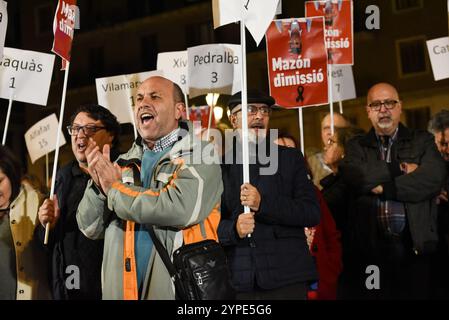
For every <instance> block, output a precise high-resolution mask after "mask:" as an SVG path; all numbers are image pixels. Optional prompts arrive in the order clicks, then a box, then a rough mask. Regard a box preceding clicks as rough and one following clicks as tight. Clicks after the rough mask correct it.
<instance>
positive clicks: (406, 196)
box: [394, 133, 447, 203]
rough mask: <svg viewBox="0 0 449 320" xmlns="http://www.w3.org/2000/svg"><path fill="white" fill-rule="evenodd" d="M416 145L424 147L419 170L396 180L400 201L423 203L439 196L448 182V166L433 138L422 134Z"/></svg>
mask: <svg viewBox="0 0 449 320" xmlns="http://www.w3.org/2000/svg"><path fill="white" fill-rule="evenodd" d="M416 143H417V144H418V145H421V146H423V153H422V155H421V156H420V159H419V163H417V165H418V168H417V169H416V170H415V171H413V172H412V173H409V174H405V175H402V176H399V177H396V178H395V179H394V184H395V188H396V194H397V199H394V200H398V201H403V202H412V203H413V202H421V201H425V200H429V199H432V198H433V197H435V196H436V195H438V194H439V193H440V191H441V188H442V187H443V184H444V182H445V180H446V175H447V172H446V164H445V162H444V160H443V158H442V157H441V155H440V154H439V152H438V149H437V147H436V145H435V142H434V139H433V136H432V135H431V134H428V133H422V134H421V135H420V136H419V137H417V138H416Z"/></svg>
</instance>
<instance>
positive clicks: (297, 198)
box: [256, 149, 320, 227]
mask: <svg viewBox="0 0 449 320" xmlns="http://www.w3.org/2000/svg"><path fill="white" fill-rule="evenodd" d="M280 156H282V155H280ZM285 156H287V157H288V159H282V160H281V161H279V166H282V165H284V163H285V165H286V166H287V167H288V171H289V172H288V174H291V175H292V177H293V178H292V181H293V185H292V186H290V187H291V188H292V193H291V194H283V193H276V194H261V203H260V207H259V211H258V212H257V213H256V219H257V220H260V221H263V222H265V223H268V224H276V225H284V226H290V227H313V226H316V225H317V224H318V223H319V222H320V207H319V204H318V200H317V197H316V194H315V190H314V186H313V184H312V182H311V181H310V180H309V178H308V176H307V170H306V166H305V162H304V158H303V156H302V154H301V153H300V152H299V151H298V152H293V149H291V151H290V152H286V153H285ZM278 170H284V169H283V168H278Z"/></svg>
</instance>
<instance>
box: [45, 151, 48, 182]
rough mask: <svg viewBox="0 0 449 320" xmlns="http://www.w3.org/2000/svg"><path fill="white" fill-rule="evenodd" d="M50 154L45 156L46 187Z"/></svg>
mask: <svg viewBox="0 0 449 320" xmlns="http://www.w3.org/2000/svg"><path fill="white" fill-rule="evenodd" d="M48 171H49V170H48V153H46V154H45V185H46V186H48Z"/></svg>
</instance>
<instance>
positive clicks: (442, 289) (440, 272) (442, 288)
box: [429, 109, 449, 299]
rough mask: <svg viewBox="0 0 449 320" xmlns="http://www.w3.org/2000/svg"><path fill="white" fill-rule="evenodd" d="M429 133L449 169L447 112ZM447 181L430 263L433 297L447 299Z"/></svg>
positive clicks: (440, 114)
mask: <svg viewBox="0 0 449 320" xmlns="http://www.w3.org/2000/svg"><path fill="white" fill-rule="evenodd" d="M429 131H430V132H431V133H432V134H433V135H434V137H435V144H436V146H437V148H438V151H439V152H440V154H441V157H442V158H443V159H444V161H445V162H446V167H447V168H448V169H449V110H447V109H443V110H441V111H440V112H438V113H437V114H435V115H434V116H433V117H432V120H431V121H430V123H429ZM448 191H449V179H446V183H445V184H444V186H443V188H442V189H441V193H440V195H439V196H438V199H437V203H438V235H439V238H440V239H439V240H440V241H439V247H438V252H437V254H436V255H435V256H434V257H433V261H432V265H433V266H432V268H433V269H432V277H433V290H432V291H433V297H435V298H438V299H448V298H449V274H448V272H447V270H449V202H448Z"/></svg>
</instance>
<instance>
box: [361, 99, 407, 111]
mask: <svg viewBox="0 0 449 320" xmlns="http://www.w3.org/2000/svg"><path fill="white" fill-rule="evenodd" d="M398 102H399V101H397V100H385V101H374V102H371V103H370V104H369V105H368V106H369V107H370V108H371V109H372V110H374V111H380V109H382V105H384V106H385V108H386V109H387V110H391V109H393V108H394V107H396V104H398Z"/></svg>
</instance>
